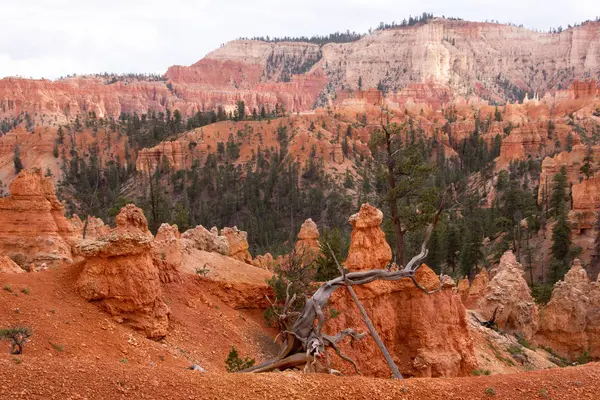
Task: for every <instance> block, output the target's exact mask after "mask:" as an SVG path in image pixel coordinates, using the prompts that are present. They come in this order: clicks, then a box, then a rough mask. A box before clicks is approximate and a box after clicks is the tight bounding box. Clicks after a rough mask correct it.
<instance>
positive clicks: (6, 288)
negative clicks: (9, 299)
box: [2, 284, 13, 293]
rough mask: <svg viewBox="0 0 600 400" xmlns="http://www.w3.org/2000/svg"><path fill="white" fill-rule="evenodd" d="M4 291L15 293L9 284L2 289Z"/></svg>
mask: <svg viewBox="0 0 600 400" xmlns="http://www.w3.org/2000/svg"><path fill="white" fill-rule="evenodd" d="M2 290H5V291H7V292H9V293H12V291H13V289H12V286H10V285H9V284H6V285H4V286H3V287H2Z"/></svg>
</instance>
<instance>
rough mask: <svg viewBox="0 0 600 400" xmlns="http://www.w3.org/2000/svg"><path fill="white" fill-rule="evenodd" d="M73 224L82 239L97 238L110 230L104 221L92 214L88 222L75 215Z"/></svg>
mask: <svg viewBox="0 0 600 400" xmlns="http://www.w3.org/2000/svg"><path fill="white" fill-rule="evenodd" d="M71 224H72V225H73V230H74V231H75V234H76V236H77V237H78V238H80V239H96V238H98V237H100V236H104V235H107V234H108V233H109V232H110V227H108V226H106V225H104V221H102V220H101V219H100V218H96V217H93V216H91V215H88V217H87V221H86V222H84V221H82V220H81V219H80V218H79V216H78V215H73V217H72V218H71ZM84 232H85V237H84Z"/></svg>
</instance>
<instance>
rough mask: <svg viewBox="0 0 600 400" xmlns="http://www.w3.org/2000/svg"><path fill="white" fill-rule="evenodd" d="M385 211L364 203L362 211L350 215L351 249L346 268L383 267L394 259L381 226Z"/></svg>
mask: <svg viewBox="0 0 600 400" xmlns="http://www.w3.org/2000/svg"><path fill="white" fill-rule="evenodd" d="M382 221H383V213H382V212H381V211H380V210H378V209H377V208H375V207H373V206H372V205H370V204H369V203H366V204H363V205H362V206H361V207H360V211H359V212H358V213H357V214H354V215H352V216H351V217H350V219H349V220H348V222H350V224H351V225H352V237H351V239H350V249H349V250H348V258H347V259H346V268H348V269H349V270H351V271H361V270H369V269H373V268H383V267H385V266H386V265H387V264H388V263H389V262H390V260H391V259H392V249H391V248H390V245H389V244H388V243H387V242H386V240H385V233H383V231H382V230H381V228H380V225H381V222H382Z"/></svg>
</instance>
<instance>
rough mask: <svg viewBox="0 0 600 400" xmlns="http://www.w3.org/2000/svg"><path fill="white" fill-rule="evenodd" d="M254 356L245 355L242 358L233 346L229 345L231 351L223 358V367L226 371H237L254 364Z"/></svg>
mask: <svg viewBox="0 0 600 400" xmlns="http://www.w3.org/2000/svg"><path fill="white" fill-rule="evenodd" d="M254 362H255V361H254V358H249V357H246V358H244V359H243V360H242V359H241V358H240V356H239V355H238V352H237V350H236V349H235V346H231V351H230V352H229V355H228V356H227V359H226V360H225V369H227V372H238V371H242V370H244V369H246V368H250V367H251V366H253V365H254Z"/></svg>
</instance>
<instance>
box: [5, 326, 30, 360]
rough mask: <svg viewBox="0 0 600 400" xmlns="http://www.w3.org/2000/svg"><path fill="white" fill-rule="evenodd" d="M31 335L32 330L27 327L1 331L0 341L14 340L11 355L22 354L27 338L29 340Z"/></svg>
mask: <svg viewBox="0 0 600 400" xmlns="http://www.w3.org/2000/svg"><path fill="white" fill-rule="evenodd" d="M31 335H32V331H31V329H29V328H26V327H15V328H4V329H0V339H11V340H12V345H11V347H10V354H21V353H22V352H23V346H24V345H25V342H26V341H27V338H29V337H30V336H31Z"/></svg>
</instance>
